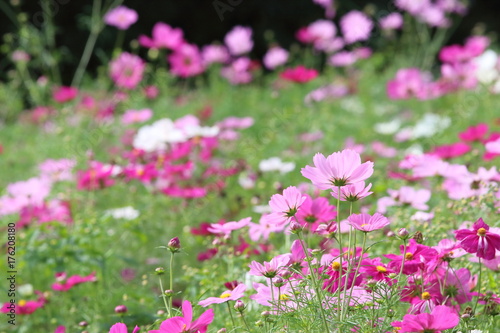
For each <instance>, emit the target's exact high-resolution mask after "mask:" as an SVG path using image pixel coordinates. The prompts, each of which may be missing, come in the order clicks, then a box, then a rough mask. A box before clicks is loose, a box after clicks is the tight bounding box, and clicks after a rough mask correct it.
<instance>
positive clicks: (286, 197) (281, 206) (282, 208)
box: [269, 186, 306, 224]
mask: <svg viewBox="0 0 500 333" xmlns="http://www.w3.org/2000/svg"><path fill="white" fill-rule="evenodd" d="M304 200H306V196H305V195H303V194H302V193H300V191H299V190H298V189H297V188H296V187H295V186H290V187H288V188H286V189H284V190H283V195H281V194H275V195H273V196H272V197H271V200H270V201H269V206H271V211H272V214H271V215H270V218H271V219H272V220H273V221H275V222H276V223H277V224H282V223H287V222H290V219H291V218H292V217H293V216H295V214H297V211H298V210H299V208H300V205H302V203H303V202H304Z"/></svg>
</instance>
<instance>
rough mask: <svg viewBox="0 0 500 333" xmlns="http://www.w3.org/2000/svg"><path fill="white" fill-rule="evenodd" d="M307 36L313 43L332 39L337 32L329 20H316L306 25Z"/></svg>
mask: <svg viewBox="0 0 500 333" xmlns="http://www.w3.org/2000/svg"><path fill="white" fill-rule="evenodd" d="M307 32H308V35H309V37H310V38H311V39H312V41H313V43H317V42H319V41H324V40H332V39H333V37H335V34H336V33H337V28H336V27H335V25H334V24H333V22H332V21H330V20H317V21H314V22H313V23H311V24H309V26H308V27H307Z"/></svg>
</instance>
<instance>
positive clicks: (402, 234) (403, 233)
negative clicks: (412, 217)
mask: <svg viewBox="0 0 500 333" xmlns="http://www.w3.org/2000/svg"><path fill="white" fill-rule="evenodd" d="M409 235H410V233H409V232H408V230H406V229H405V228H401V229H399V231H398V237H399V238H401V239H407V238H408V236H409Z"/></svg>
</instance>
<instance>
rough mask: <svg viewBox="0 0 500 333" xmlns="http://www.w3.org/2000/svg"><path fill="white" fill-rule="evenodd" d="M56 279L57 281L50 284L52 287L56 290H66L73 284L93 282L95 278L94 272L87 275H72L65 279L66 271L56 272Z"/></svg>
mask: <svg viewBox="0 0 500 333" xmlns="http://www.w3.org/2000/svg"><path fill="white" fill-rule="evenodd" d="M56 280H57V281H58V282H56V283H53V284H52V289H53V290H57V291H68V290H70V289H71V288H73V287H74V286H76V285H78V284H81V283H85V282H95V281H97V278H96V277H95V272H92V273H90V274H89V275H87V276H81V275H73V276H70V277H69V278H68V279H66V273H64V272H63V273H56Z"/></svg>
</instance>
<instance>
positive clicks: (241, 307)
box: [234, 300, 246, 313]
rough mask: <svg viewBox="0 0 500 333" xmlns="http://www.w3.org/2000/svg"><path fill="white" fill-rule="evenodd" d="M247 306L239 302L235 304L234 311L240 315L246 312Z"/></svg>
mask: <svg viewBox="0 0 500 333" xmlns="http://www.w3.org/2000/svg"><path fill="white" fill-rule="evenodd" d="M245 308H246V306H245V303H243V301H241V300H237V301H236V303H234V309H235V310H236V311H238V312H239V313H242V312H243V311H244V310H245Z"/></svg>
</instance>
